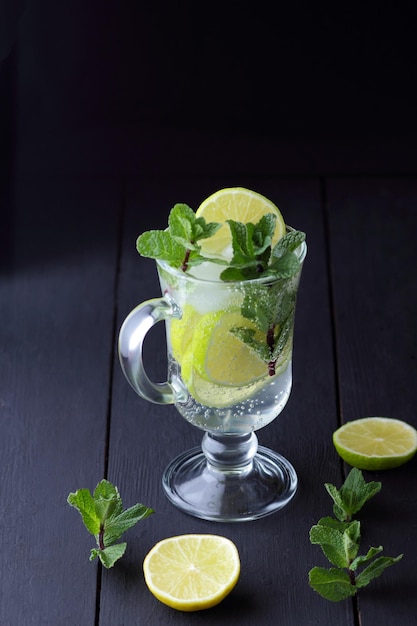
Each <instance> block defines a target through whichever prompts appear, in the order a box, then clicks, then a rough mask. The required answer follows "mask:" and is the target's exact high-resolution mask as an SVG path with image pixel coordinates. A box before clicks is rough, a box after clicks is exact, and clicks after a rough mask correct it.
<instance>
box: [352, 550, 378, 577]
mask: <svg viewBox="0 0 417 626" xmlns="http://www.w3.org/2000/svg"><path fill="white" fill-rule="evenodd" d="M382 550H383V547H382V546H379V547H378V548H369V550H368V552H367V553H366V554H364V555H362V556H358V557H356V559H354V560H353V561H352V563H351V564H350V569H351V570H352V571H355V570H356V569H358V567H359V565H363V564H364V563H367V562H368V561H370V560H371V559H373V558H374V557H375V556H376V555H377V554H379V553H380V552H382Z"/></svg>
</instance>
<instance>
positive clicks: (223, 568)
mask: <svg viewBox="0 0 417 626" xmlns="http://www.w3.org/2000/svg"><path fill="white" fill-rule="evenodd" d="M143 572H144V575H145V582H146V584H147V586H148V588H149V590H150V591H151V593H152V594H153V595H154V596H155V597H156V598H158V600H160V601H161V602H162V603H164V604H166V605H168V606H170V607H172V608H173V609H177V610H179V611H200V610H202V609H208V608H210V607H212V606H215V605H216V604H218V603H219V602H221V601H222V600H223V599H224V598H225V597H226V596H227V595H228V594H229V593H230V592H231V591H232V589H233V587H234V586H235V585H236V583H237V581H238V579H239V575H240V559H239V553H238V550H237V548H236V546H235V544H234V543H233V542H232V541H231V540H230V539H227V538H226V537H222V536H220V535H203V534H193V535H179V536H176V537H169V538H167V539H163V540H162V541H160V542H158V543H157V544H156V545H155V546H154V547H153V548H152V550H151V551H150V552H149V553H148V554H147V556H146V557H145V560H144V562H143Z"/></svg>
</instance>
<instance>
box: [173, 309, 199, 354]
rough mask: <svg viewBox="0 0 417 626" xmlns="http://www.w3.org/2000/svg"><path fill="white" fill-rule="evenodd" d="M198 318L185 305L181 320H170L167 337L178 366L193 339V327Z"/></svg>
mask: <svg viewBox="0 0 417 626" xmlns="http://www.w3.org/2000/svg"><path fill="white" fill-rule="evenodd" d="M198 317H199V315H198V313H197V311H196V310H195V309H194V307H192V306H191V305H190V304H186V305H185V306H184V308H183V310H182V316H181V318H178V319H177V318H173V319H172V320H171V331H170V334H169V337H170V341H171V350H172V355H173V357H174V358H175V359H176V360H177V361H178V363H180V364H181V361H182V357H183V355H184V353H185V352H186V351H187V349H188V347H189V345H190V343H191V340H192V338H193V333H194V326H195V323H196V321H197V319H198Z"/></svg>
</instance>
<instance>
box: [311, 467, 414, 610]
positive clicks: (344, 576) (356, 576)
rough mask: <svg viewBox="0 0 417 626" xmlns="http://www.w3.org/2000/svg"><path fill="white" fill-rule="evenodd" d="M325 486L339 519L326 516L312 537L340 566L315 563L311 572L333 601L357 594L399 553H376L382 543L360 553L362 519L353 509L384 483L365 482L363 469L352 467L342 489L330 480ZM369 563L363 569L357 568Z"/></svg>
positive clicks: (313, 580)
mask: <svg viewBox="0 0 417 626" xmlns="http://www.w3.org/2000/svg"><path fill="white" fill-rule="evenodd" d="M325 488H326V490H327V492H328V493H329V495H330V496H331V498H332V499H333V503H334V504H333V511H334V514H335V515H336V517H337V519H333V518H331V517H323V518H322V519H320V520H319V521H318V523H317V524H316V525H315V526H312V528H311V529H310V541H311V543H312V544H316V545H320V547H321V549H322V551H323V554H324V555H325V556H326V557H327V559H328V560H329V561H330V563H332V564H333V565H336V566H337V568H332V569H330V570H326V569H324V568H321V567H315V568H313V569H312V570H310V572H309V582H310V585H311V587H312V588H313V589H314V590H315V591H317V593H319V594H320V595H322V596H323V597H324V598H326V599H328V600H332V601H334V602H336V601H338V600H343V599H344V598H347V597H349V596H352V595H354V594H355V593H356V592H357V590H358V589H359V588H362V587H365V586H366V585H368V584H369V583H370V582H371V580H373V579H374V578H376V577H377V576H379V575H380V574H382V572H383V571H384V570H385V569H386V568H387V567H389V566H390V565H393V564H394V563H397V562H398V561H399V560H400V559H401V558H402V557H403V555H402V554H400V555H399V556H397V557H386V556H377V555H378V554H380V552H382V549H383V548H382V546H379V547H378V548H372V547H371V548H369V550H368V552H367V553H366V554H365V555H358V551H359V546H360V538H361V528H360V522H359V521H357V520H351V517H352V515H353V514H354V513H357V512H358V511H359V510H360V509H361V507H362V506H363V505H364V504H365V502H367V501H368V500H369V499H370V498H371V497H372V496H373V495H375V494H376V493H377V492H378V491H380V489H381V483H377V482H369V483H366V482H365V480H364V478H363V475H362V472H361V471H360V470H358V469H356V468H353V469H352V470H351V472H350V473H349V475H348V477H347V478H346V480H345V482H344V484H343V485H342V487H341V488H340V489H337V488H336V487H335V486H334V485H332V484H330V483H325ZM364 565H366V567H365V568H364V569H362V571H361V572H358V569H359V568H360V567H362V566H364Z"/></svg>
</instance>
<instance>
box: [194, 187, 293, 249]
mask: <svg viewBox="0 0 417 626" xmlns="http://www.w3.org/2000/svg"><path fill="white" fill-rule="evenodd" d="M267 213H273V214H274V215H275V217H276V218H277V219H276V226H275V233H274V237H273V244H275V243H276V242H277V241H278V240H279V239H281V237H283V236H284V235H285V222H284V218H283V217H282V215H281V212H280V210H279V209H278V207H277V206H275V204H274V203H273V202H271V201H270V200H268V198H265V196H262V195H261V194H260V193H257V192H256V191H251V190H250V189H245V188H244V187H229V188H226V189H220V190H219V191H216V193H213V194H212V195H211V196H209V197H208V198H206V200H204V202H202V204H201V205H200V206H199V208H198V209H197V211H196V215H197V217H204V219H205V220H206V222H217V223H220V224H222V226H221V228H219V230H218V231H217V233H215V235H213V236H212V237H210V238H208V239H202V240H201V241H200V244H201V248H202V252H203V254H204V253H205V254H212V255H216V254H220V255H221V254H223V253H224V252H225V251H226V250H228V249H230V248H231V245H232V239H231V234H230V229H229V225H228V224H227V223H226V221H227V220H234V221H237V222H243V223H244V224H248V223H249V222H252V223H253V224H256V223H257V222H259V220H260V219H261V217H263V216H264V215H266V214H267Z"/></svg>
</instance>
